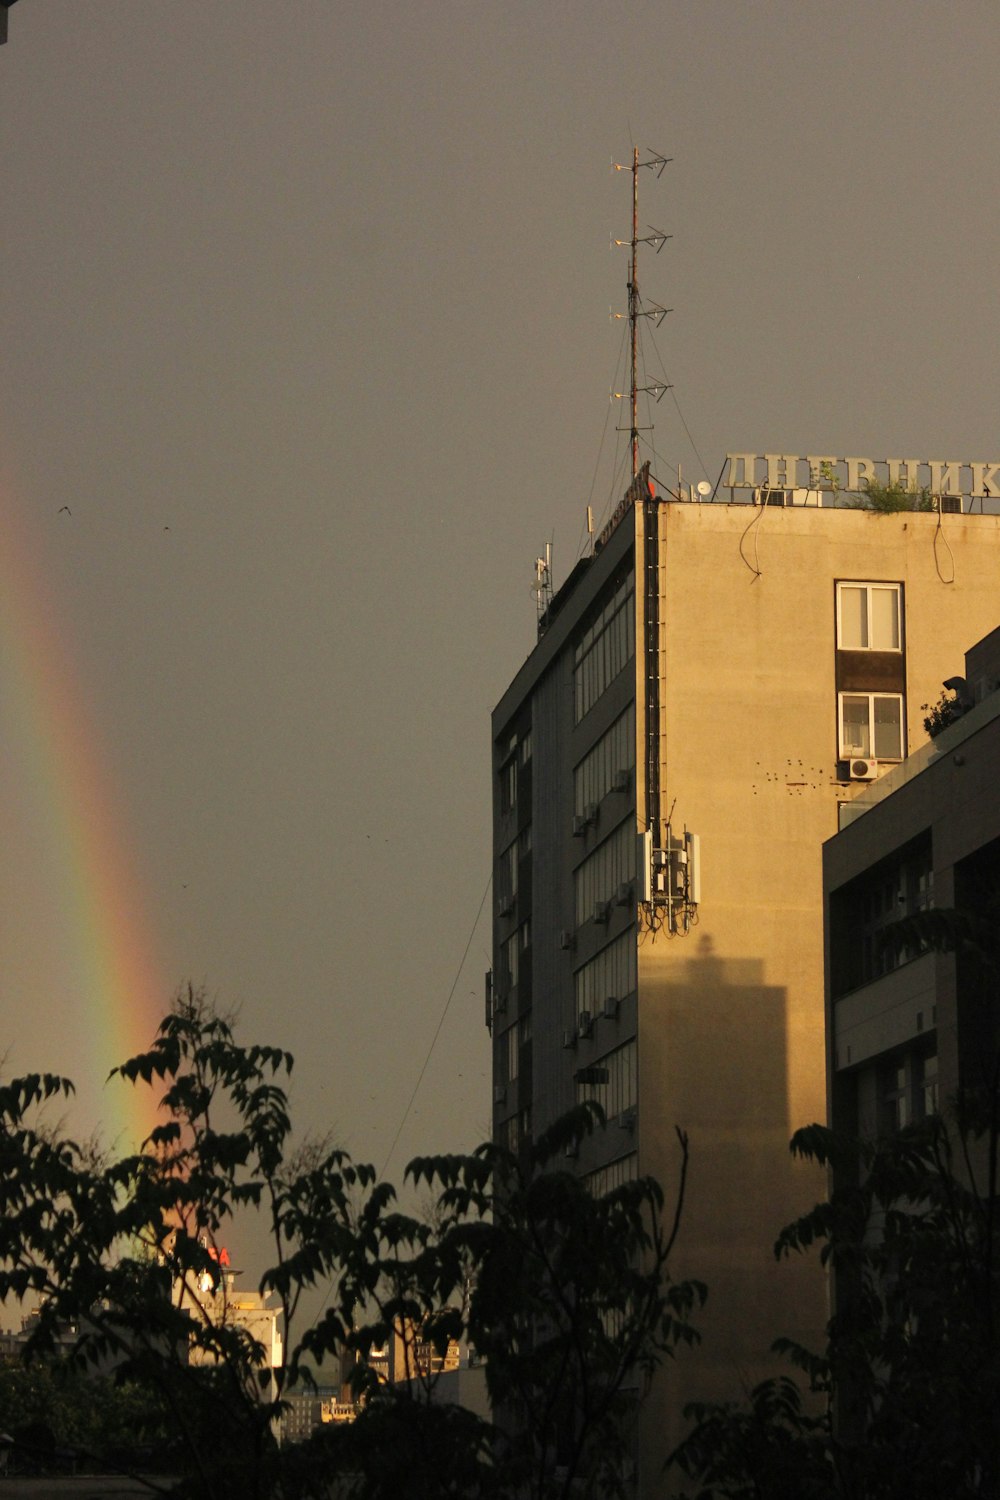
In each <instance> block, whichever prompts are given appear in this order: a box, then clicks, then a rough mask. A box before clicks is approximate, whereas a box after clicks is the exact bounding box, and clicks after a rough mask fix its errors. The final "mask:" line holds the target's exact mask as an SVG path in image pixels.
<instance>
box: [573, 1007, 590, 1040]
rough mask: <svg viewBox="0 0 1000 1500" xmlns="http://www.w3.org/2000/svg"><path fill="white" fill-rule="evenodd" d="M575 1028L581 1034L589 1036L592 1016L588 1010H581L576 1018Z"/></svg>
mask: <svg viewBox="0 0 1000 1500" xmlns="http://www.w3.org/2000/svg"><path fill="white" fill-rule="evenodd" d="M576 1024H577V1029H578V1030H579V1033H580V1035H581V1036H589V1035H590V1033H591V1032H592V1031H593V1029H594V1018H593V1016H592V1015H591V1014H590V1011H589V1010H581V1012H580V1014H579V1015H578V1016H577V1018H576Z"/></svg>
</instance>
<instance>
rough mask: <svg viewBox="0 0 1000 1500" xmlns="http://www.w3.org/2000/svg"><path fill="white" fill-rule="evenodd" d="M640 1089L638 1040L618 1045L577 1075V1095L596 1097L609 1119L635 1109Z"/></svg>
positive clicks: (582, 1097) (585, 1097)
mask: <svg viewBox="0 0 1000 1500" xmlns="http://www.w3.org/2000/svg"><path fill="white" fill-rule="evenodd" d="M636 1090H637V1075H636V1055H635V1042H634V1041H631V1042H626V1043H625V1045H624V1046H623V1047H616V1048H615V1050H614V1051H613V1052H608V1053H607V1054H606V1055H605V1056H604V1057H601V1058H599V1059H598V1060H597V1062H596V1063H593V1064H592V1065H590V1066H588V1067H586V1068H582V1069H581V1070H580V1072H579V1074H578V1075H577V1098H578V1099H579V1100H580V1101H583V1100H585V1099H593V1100H594V1101H595V1103H597V1104H599V1105H600V1106H601V1108H602V1109H603V1111H604V1118H605V1119H606V1120H614V1119H617V1117H618V1116H619V1115H621V1114H623V1113H624V1112H625V1110H627V1109H634V1108H635V1102H636Z"/></svg>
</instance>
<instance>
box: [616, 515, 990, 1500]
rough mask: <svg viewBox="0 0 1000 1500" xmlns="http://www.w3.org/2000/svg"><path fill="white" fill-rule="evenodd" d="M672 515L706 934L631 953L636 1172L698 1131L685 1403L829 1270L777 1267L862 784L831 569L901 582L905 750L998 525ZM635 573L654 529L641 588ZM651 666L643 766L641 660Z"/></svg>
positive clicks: (756, 1356) (722, 1380) (756, 1362)
mask: <svg viewBox="0 0 1000 1500" xmlns="http://www.w3.org/2000/svg"><path fill="white" fill-rule="evenodd" d="M658 517H659V525H660V579H661V653H660V656H661V729H662V737H661V745H662V760H661V778H662V786H663V796H662V810H663V815H664V816H666V815H667V813H668V812H669V810H670V808H671V806H672V805H674V804H675V807H674V815H673V827H674V831H675V832H677V831H678V830H679V828H680V827H681V826H682V825H685V824H686V825H687V827H688V828H689V829H691V830H693V831H694V832H696V833H698V834H699V835H700V836H701V855H702V871H701V878H702V891H701V895H702V901H701V908H700V912H699V923H698V926H697V927H696V928H695V929H694V930H693V931H692V933H691V934H690V935H689V936H687V937H672V938H668V937H665V936H663V935H657V936H655V937H654V936H653V935H651V934H642V933H640V947H639V1080H640V1081H639V1097H640V1120H639V1136H638V1139H639V1151H640V1169H641V1170H642V1171H644V1172H651V1173H653V1174H654V1175H656V1176H658V1177H659V1178H660V1180H661V1181H662V1182H663V1183H664V1186H665V1188H666V1190H667V1192H668V1195H669V1191H670V1184H671V1183H672V1182H673V1181H674V1180H675V1177H676V1162H677V1149H676V1140H675V1137H674V1125H675V1124H678V1125H680V1126H682V1127H683V1128H685V1129H686V1130H688V1132H689V1134H690V1139H691V1175H690V1191H689V1199H688V1204H687V1209H686V1214H685V1220H684V1227H683V1232H682V1248H681V1254H680V1256H679V1257H678V1261H677V1265H676V1268H675V1269H676V1271H677V1272H678V1273H679V1274H691V1275H696V1276H699V1277H701V1278H702V1279H704V1280H706V1281H707V1282H708V1283H709V1285H710V1302H709V1307H708V1309H707V1310H706V1315H705V1317H704V1319H703V1323H702V1326H703V1329H704V1343H703V1346H702V1349H701V1351H700V1352H699V1353H697V1354H696V1355H695V1356H694V1357H693V1358H692V1357H688V1356H684V1357H683V1358H682V1360H681V1362H680V1366H679V1369H678V1370H677V1371H676V1372H675V1375H674V1376H673V1377H671V1378H672V1380H673V1381H674V1382H675V1386H674V1396H675V1397H676V1398H677V1401H676V1402H675V1401H674V1400H671V1402H670V1405H671V1407H676V1404H677V1402H679V1403H680V1404H683V1402H684V1401H687V1400H690V1399H693V1398H695V1397H698V1396H702V1395H709V1396H719V1397H722V1396H726V1397H735V1396H738V1395H739V1394H740V1391H741V1389H742V1388H744V1387H745V1386H746V1385H748V1384H752V1383H753V1382H754V1381H756V1380H757V1379H759V1378H761V1376H762V1375H763V1374H764V1373H766V1364H765V1356H766V1351H767V1348H768V1345H769V1344H770V1342H771V1340H772V1339H773V1338H775V1337H777V1336H778V1335H781V1334H786V1335H789V1336H793V1337H802V1338H804V1339H805V1340H806V1341H807V1342H813V1341H815V1340H816V1339H817V1338H818V1336H819V1330H820V1328H821V1325H822V1322H823V1321H824V1319H825V1288H824V1285H823V1281H822V1278H821V1276H820V1274H819V1272H818V1270H817V1268H816V1266H815V1264H814V1263H809V1262H802V1263H800V1264H798V1265H796V1266H794V1267H790V1266H787V1265H783V1266H776V1265H775V1263H774V1260H773V1256H772V1253H771V1246H772V1244H773V1241H774V1238H775V1236H776V1235H777V1233H778V1231H779V1229H780V1228H781V1227H782V1225H783V1224H784V1223H786V1222H787V1221H788V1220H789V1219H791V1218H792V1217H794V1216H795V1215H796V1214H797V1213H798V1212H800V1211H802V1210H803V1209H804V1208H806V1207H807V1206H809V1205H810V1204H811V1203H812V1202H813V1201H814V1200H815V1198H816V1197H817V1196H819V1195H820V1194H822V1192H823V1191H824V1181H823V1179H822V1177H821V1175H820V1174H817V1173H815V1172H812V1171H810V1170H808V1169H806V1168H803V1167H801V1166H797V1165H796V1164H794V1163H793V1162H792V1160H791V1158H790V1156H789V1153H788V1149H787V1143H788V1138H789V1136H790V1134H791V1133H792V1131H793V1130H794V1129H796V1128H797V1127H798V1126H799V1125H802V1124H806V1123H809V1122H810V1121H813V1120H823V1119H825V1117H826V1104H825V1048H824V1026H823V932H822V878H821V845H822V842H823V840H824V839H826V838H829V837H830V835H831V834H833V833H834V832H835V831H836V829H837V804H838V802H839V801H841V800H844V799H845V798H849V797H851V796H852V795H854V792H855V791H856V790H857V789H858V787H857V784H855V785H854V786H852V785H851V784H850V783H844V782H841V781H839V780H838V779H837V764H838V745H837V700H836V687H835V676H834V672H835V591H834V584H835V580H837V579H857V580H872V581H878V580H893V581H900V582H902V583H903V585H904V607H905V644H906V665H907V683H906V694H907V696H906V706H907V721H908V741H909V748H910V749H911V750H912V749H914V748H916V746H917V745H919V744H920V743H922V742H923V741H924V740H925V739H926V734H925V732H924V730H923V727H922V724H921V720H922V718H923V710H922V708H921V705H922V704H924V703H926V702H931V701H934V700H936V699H937V698H938V696H939V695H940V692H941V683H942V680H943V679H944V678H946V677H950V676H952V675H955V674H960V673H961V672H962V670H963V652H964V649H965V647H966V646H967V645H968V644H969V642H971V641H974V640H976V639H977V638H978V637H980V636H982V635H985V634H986V632H987V631H988V630H990V629H991V628H992V627H993V626H994V625H995V624H996V622H997V616H998V589H997V584H998V581H1000V518H998V517H994V516H970V517H963V516H946V517H944V518H942V519H943V526H942V527H939V523H938V517H937V516H935V515H924V514H914V513H909V514H904V515H897V516H879V515H873V514H870V513H868V512H863V511H847V510H838V511H826V510H809V509H787V510H780V509H766V510H764V511H760V510H756V509H752V508H750V507H747V506H729V505H682V504H670V505H665V506H662V507H660V509H659V511H658ZM636 523H637V526H638V527H639V530H640V532H641V516H640V515H638V514H637V516H636ZM642 580H643V565H642V539H641V535H640V536H639V537H638V539H637V567H636V582H637V602H638V600H639V599H640V598H641V593H642ZM639 613H640V614H641V609H640V611H639ZM642 639H643V636H642V628H641V623H640V626H639V640H640V643H641V641H642ZM636 665H637V701H638V705H639V712H638V714H637V720H638V727H637V734H638V741H639V756H638V762H637V763H638V765H639V766H640V767H641V766H642V765H643V764H644V749H643V747H644V740H643V734H644V725H643V704H644V702H645V686H644V664H643V660H642V656H641V653H640V654H639V655H638V656H637V659H636ZM641 780H642V777H641V774H640V777H639V781H640V784H641ZM643 818H644V807H643V797H642V792H641V790H640V806H639V821H640V827H642V826H644V823H643ZM649 1412H650V1420H648V1421H647V1429H648V1430H647V1442H646V1451H645V1454H644V1463H643V1469H644V1473H645V1475H646V1476H647V1481H646V1482H647V1484H648V1483H649V1482H651V1480H652V1476H653V1474H654V1472H655V1469H654V1468H651V1467H650V1465H655V1463H656V1462H657V1458H658V1455H659V1454H661V1453H662V1452H663V1451H664V1449H665V1447H666V1446H668V1445H669V1444H670V1442H672V1441H673V1440H674V1439H675V1438H676V1436H677V1434H678V1431H679V1428H678V1427H677V1425H676V1422H675V1421H674V1420H671V1421H670V1422H668V1423H666V1424H665V1423H664V1422H663V1420H662V1406H661V1405H660V1403H656V1404H655V1405H651V1406H650V1408H649Z"/></svg>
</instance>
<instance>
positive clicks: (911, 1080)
mask: <svg viewBox="0 0 1000 1500" xmlns="http://www.w3.org/2000/svg"><path fill="white" fill-rule="evenodd" d="M879 1072H880V1084H881V1087H880V1090H879V1092H880V1095H881V1105H882V1118H881V1125H882V1129H883V1130H886V1131H889V1132H895V1131H897V1130H905V1128H906V1126H907V1125H912V1124H913V1122H914V1120H922V1119H925V1118H926V1117H927V1116H928V1115H933V1114H936V1113H937V1108H938V1060H937V1053H936V1052H920V1051H916V1050H914V1049H912V1048H911V1049H909V1050H908V1051H906V1052H903V1053H901V1054H897V1056H896V1057H894V1058H892V1059H891V1060H890V1061H889V1062H887V1063H883V1065H882V1067H881V1068H880V1070H879Z"/></svg>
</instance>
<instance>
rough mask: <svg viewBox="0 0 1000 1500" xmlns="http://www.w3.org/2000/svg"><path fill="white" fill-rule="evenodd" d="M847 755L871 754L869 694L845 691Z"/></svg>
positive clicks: (845, 752)
mask: <svg viewBox="0 0 1000 1500" xmlns="http://www.w3.org/2000/svg"><path fill="white" fill-rule="evenodd" d="M842 701H843V708H842V712H843V719H844V744H843V750H844V754H845V755H848V756H850V755H870V754H871V738H870V735H869V727H868V707H869V703H868V694H867V693H866V694H865V695H864V697H862V696H861V695H860V694H852V693H845V694H844V697H843V700H842Z"/></svg>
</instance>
